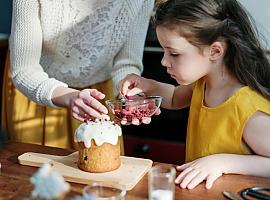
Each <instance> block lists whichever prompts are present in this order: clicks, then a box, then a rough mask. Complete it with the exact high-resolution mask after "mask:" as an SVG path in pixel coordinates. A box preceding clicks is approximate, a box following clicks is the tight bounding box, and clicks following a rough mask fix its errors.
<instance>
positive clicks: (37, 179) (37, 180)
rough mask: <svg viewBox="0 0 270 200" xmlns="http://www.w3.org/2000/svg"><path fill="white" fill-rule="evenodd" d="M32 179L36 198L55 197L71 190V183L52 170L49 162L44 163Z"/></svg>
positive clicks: (33, 192) (33, 193) (33, 194)
mask: <svg viewBox="0 0 270 200" xmlns="http://www.w3.org/2000/svg"><path fill="white" fill-rule="evenodd" d="M30 181H31V183H32V184H34V190H33V191H32V196H33V197H34V198H36V197H40V198H44V199H54V198H58V197H60V196H61V195H62V194H64V193H66V192H68V191H69V190H70V185H69V183H67V182H65V180H64V178H63V176H62V175H60V174H59V173H57V172H55V171H52V170H51V165H49V164H48V163H46V164H43V165H42V166H41V167H40V168H39V170H38V171H37V172H36V173H35V174H34V175H33V176H32V177H31V179H30Z"/></svg>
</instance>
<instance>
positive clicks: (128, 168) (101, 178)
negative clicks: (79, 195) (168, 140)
mask: <svg viewBox="0 0 270 200" xmlns="http://www.w3.org/2000/svg"><path fill="white" fill-rule="evenodd" d="M77 158H78V152H74V153H72V154H70V155H67V156H55V155H48V154H40V153H33V152H28V153H24V154H22V155H20V156H19V157H18V160H19V163H20V164H22V165H28V166H35V167H40V166H41V165H42V164H43V163H49V164H51V165H52V169H53V170H55V171H57V172H58V173H60V174H61V175H62V176H63V177H64V178H65V180H66V181H69V182H75V183H82V184H90V183H93V182H102V184H104V185H106V186H109V187H114V188H119V189H125V190H131V189H132V188H133V187H134V186H135V185H136V184H137V183H138V182H139V181H140V179H141V178H142V177H143V176H144V175H145V174H146V173H147V172H148V171H149V169H150V168H151V166H152V164H153V161H152V160H149V159H142V158H133V157H126V156H121V166H120V167H119V168H118V169H117V170H114V171H111V172H105V173H89V172H85V171H82V170H80V169H79V168H78V167H77Z"/></svg>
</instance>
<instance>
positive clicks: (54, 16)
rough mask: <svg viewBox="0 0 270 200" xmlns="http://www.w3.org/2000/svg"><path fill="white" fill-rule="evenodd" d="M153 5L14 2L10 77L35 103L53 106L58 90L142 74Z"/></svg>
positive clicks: (117, 0) (140, 0)
mask: <svg viewBox="0 0 270 200" xmlns="http://www.w3.org/2000/svg"><path fill="white" fill-rule="evenodd" d="M153 6H154V0H13V17H12V30H11V36H10V51H11V75H12V80H13V82H14V84H15V86H16V87H17V88H18V89H19V90H20V91H21V92H22V93H23V94H25V95H26V96H27V97H29V98H30V99H31V100H33V101H35V102H37V103H38V104H41V105H48V106H52V107H53V106H54V105H53V103H52V101H51V95H52V92H53V90H54V89H55V88H56V87H58V86H65V87H68V86H69V87H75V88H83V87H87V86H89V85H91V84H95V83H99V82H102V81H105V80H108V79H110V78H112V80H113V84H114V88H115V85H116V84H117V83H118V81H120V80H121V79H122V78H124V77H125V76H126V75H127V74H129V73H135V74H140V73H141V72H142V68H143V67H142V56H143V47H144V41H145V36H146V32H147V27H148V23H149V19H150V15H151V12H152V9H153ZM114 92H116V91H114Z"/></svg>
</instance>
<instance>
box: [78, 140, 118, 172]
mask: <svg viewBox="0 0 270 200" xmlns="http://www.w3.org/2000/svg"><path fill="white" fill-rule="evenodd" d="M77 165H78V167H79V169H81V170H83V171H87V172H94V173H102V172H108V171H113V170H116V169H118V168H119V167H120V165H121V160H120V142H119V140H118V143H117V144H116V145H112V144H109V143H103V144H102V145H101V146H97V145H96V143H95V141H94V140H91V147H90V148H86V147H85V145H84V143H83V142H79V157H78V163H77Z"/></svg>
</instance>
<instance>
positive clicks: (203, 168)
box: [175, 154, 225, 189]
mask: <svg viewBox="0 0 270 200" xmlns="http://www.w3.org/2000/svg"><path fill="white" fill-rule="evenodd" d="M224 166H225V161H224V159H223V157H222V154H214V155H210V156H206V157H203V158H199V159H197V160H195V161H193V162H189V163H186V164H183V165H181V166H177V167H176V169H177V170H179V171H182V172H181V173H180V174H179V175H178V177H177V178H176V179H175V183H176V184H180V187H181V188H187V189H193V188H195V187H196V186H197V185H198V184H200V183H201V182H203V181H204V180H206V188H207V189H210V188H211V187H212V185H213V183H214V182H215V180H216V179H218V178H219V177H220V176H222V174H223V173H224Z"/></svg>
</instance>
